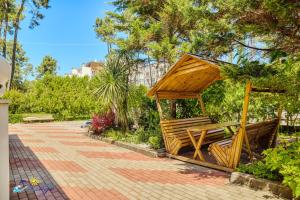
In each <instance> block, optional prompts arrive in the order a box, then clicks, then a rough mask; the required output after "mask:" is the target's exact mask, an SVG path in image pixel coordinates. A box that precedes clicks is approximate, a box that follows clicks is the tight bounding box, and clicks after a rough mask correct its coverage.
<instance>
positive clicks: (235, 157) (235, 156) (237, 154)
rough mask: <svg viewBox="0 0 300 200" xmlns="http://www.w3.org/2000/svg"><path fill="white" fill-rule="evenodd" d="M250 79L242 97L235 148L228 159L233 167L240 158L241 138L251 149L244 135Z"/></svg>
mask: <svg viewBox="0 0 300 200" xmlns="http://www.w3.org/2000/svg"><path fill="white" fill-rule="evenodd" d="M251 85H252V84H251V81H250V80H249V81H248V82H247V84H246V90H245V98H244V105H243V112H242V119H241V127H240V130H239V132H238V134H237V137H236V140H237V142H236V144H237V146H236V150H235V151H233V152H232V154H231V159H230V164H229V165H230V167H232V168H233V169H235V168H236V167H237V166H238V164H239V162H240V159H241V153H242V148H243V140H244V139H245V143H246V146H247V148H248V150H249V151H251V150H250V149H249V148H250V145H249V140H248V137H247V135H246V123H247V114H248V108H249V101H250V93H251Z"/></svg>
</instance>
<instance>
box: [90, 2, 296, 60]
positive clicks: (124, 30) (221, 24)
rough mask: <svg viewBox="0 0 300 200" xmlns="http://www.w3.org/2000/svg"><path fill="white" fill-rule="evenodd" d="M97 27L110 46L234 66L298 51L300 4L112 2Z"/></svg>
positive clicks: (157, 57)
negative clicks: (241, 58) (239, 58)
mask: <svg viewBox="0 0 300 200" xmlns="http://www.w3.org/2000/svg"><path fill="white" fill-rule="evenodd" d="M112 4H113V5H114V6H115V8H116V9H115V10H114V11H109V12H107V13H106V16H104V17H103V18H98V19H97V20H96V23H95V32H96V33H97V36H98V37H99V38H100V39H102V40H103V41H105V42H107V43H108V44H109V46H110V48H111V47H112V46H115V47H116V48H118V49H126V50H129V51H135V52H138V53H139V54H140V55H141V58H142V57H143V55H149V56H150V57H151V58H152V59H155V60H156V61H158V62H159V61H161V60H163V61H164V62H167V63H173V62H174V61H175V60H176V58H177V57H178V56H179V55H180V54H181V53H182V52H191V53H195V54H198V55H201V56H204V57H209V58H211V59H214V60H219V59H221V58H222V59H225V60H226V61H228V62H230V63H235V62H236V59H233V58H232V57H233V55H234V54H236V53H238V56H243V55H244V54H240V52H246V53H247V58H249V59H252V60H256V61H258V60H260V61H262V60H264V59H265V58H270V57H273V56H274V55H279V54H282V55H283V54H284V53H289V54H294V53H297V52H298V51H299V46H297V45H295V44H298V43H299V37H298V35H299V30H300V29H299V28H298V27H299V20H297V19H298V10H299V4H298V3H297V2H296V1H280V0H262V1H251V0H236V1H233V0H227V1H225V2H224V1H222V0H217V1H196V0H151V1H144V0H136V1H134V2H133V1H128V0H113V1H112Z"/></svg>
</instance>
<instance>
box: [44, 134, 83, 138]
mask: <svg viewBox="0 0 300 200" xmlns="http://www.w3.org/2000/svg"><path fill="white" fill-rule="evenodd" d="M48 138H56V139H77V138H84V137H83V136H82V135H50V136H48Z"/></svg>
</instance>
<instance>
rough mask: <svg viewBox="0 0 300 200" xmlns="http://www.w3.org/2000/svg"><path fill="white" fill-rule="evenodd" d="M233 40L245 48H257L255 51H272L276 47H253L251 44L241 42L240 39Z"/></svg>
mask: <svg viewBox="0 0 300 200" xmlns="http://www.w3.org/2000/svg"><path fill="white" fill-rule="evenodd" d="M233 40H234V41H235V42H237V43H238V44H239V45H242V46H244V47H246V48H249V49H255V50H257V51H268V52H269V51H274V50H276V49H267V48H258V47H253V46H249V45H247V44H245V43H242V42H240V41H238V40H236V39H233Z"/></svg>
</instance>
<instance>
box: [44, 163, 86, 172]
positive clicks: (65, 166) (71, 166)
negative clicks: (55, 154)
mask: <svg viewBox="0 0 300 200" xmlns="http://www.w3.org/2000/svg"><path fill="white" fill-rule="evenodd" d="M41 162H42V164H43V165H44V166H45V167H46V168H47V169H49V170H58V171H66V172H87V170H86V169H84V168H83V167H81V166H80V165H78V164H77V163H76V162H74V161H60V160H41Z"/></svg>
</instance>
